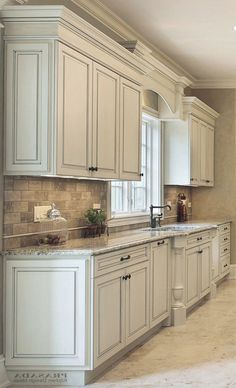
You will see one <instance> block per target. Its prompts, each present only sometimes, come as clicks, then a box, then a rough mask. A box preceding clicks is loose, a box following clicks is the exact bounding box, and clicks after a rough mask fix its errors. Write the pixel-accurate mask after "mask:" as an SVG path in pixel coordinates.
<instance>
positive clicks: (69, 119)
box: [57, 44, 92, 177]
mask: <svg viewBox="0 0 236 388" xmlns="http://www.w3.org/2000/svg"><path fill="white" fill-rule="evenodd" d="M57 111H58V139H57V174H59V175H73V176H85V177H87V176H90V171H89V167H90V166H91V151H92V132H91V131H92V61H91V60H90V59H89V58H87V57H85V56H84V55H82V54H80V53H78V52H77V51H75V50H73V49H70V48H68V47H67V46H65V45H63V44H59V46H58V105H57Z"/></svg>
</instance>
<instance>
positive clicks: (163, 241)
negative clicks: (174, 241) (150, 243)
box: [157, 240, 165, 245]
mask: <svg viewBox="0 0 236 388" xmlns="http://www.w3.org/2000/svg"><path fill="white" fill-rule="evenodd" d="M162 244H165V240H162V241H158V243H157V245H162Z"/></svg>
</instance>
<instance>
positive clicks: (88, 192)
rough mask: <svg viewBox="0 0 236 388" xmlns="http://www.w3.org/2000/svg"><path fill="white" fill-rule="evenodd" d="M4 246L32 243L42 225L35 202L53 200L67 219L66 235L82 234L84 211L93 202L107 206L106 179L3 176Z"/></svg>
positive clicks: (77, 235) (45, 202)
mask: <svg viewBox="0 0 236 388" xmlns="http://www.w3.org/2000/svg"><path fill="white" fill-rule="evenodd" d="M4 190H5V191H4V231H3V234H4V239H3V241H4V249H10V248H18V247H22V246H27V245H34V244H35V243H36V242H37V240H38V234H39V233H40V229H41V225H40V224H39V223H35V222H34V206H36V205H50V204H51V203H52V202H54V203H55V204H56V206H57V208H58V209H60V211H61V214H62V216H63V217H65V218H66V219H67V221H68V228H69V238H78V237H80V236H81V231H82V227H83V226H84V225H85V219H84V212H85V210H86V209H88V208H89V207H92V206H93V204H94V203H101V206H102V208H104V209H106V206H107V182H101V181H86V180H77V179H76V180H75V179H63V178H38V177H37V178H33V177H15V176H14V177H5V182H4Z"/></svg>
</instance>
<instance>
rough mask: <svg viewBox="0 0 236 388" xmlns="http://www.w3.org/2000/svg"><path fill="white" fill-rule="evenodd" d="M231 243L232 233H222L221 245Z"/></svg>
mask: <svg viewBox="0 0 236 388" xmlns="http://www.w3.org/2000/svg"><path fill="white" fill-rule="evenodd" d="M227 243H230V233H229V232H228V233H225V234H222V235H220V245H223V244H227Z"/></svg>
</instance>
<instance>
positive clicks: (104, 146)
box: [92, 63, 120, 178]
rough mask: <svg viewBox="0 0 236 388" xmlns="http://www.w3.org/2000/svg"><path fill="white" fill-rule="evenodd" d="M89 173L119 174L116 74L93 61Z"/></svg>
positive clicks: (116, 176)
mask: <svg viewBox="0 0 236 388" xmlns="http://www.w3.org/2000/svg"><path fill="white" fill-rule="evenodd" d="M93 66H94V70H93V161H92V165H93V167H96V168H97V171H95V172H93V176H95V177H100V178H118V176H119V78H120V77H119V76H118V75H117V74H115V73H114V72H112V71H110V70H108V69H106V68H105V67H103V66H100V65H98V64H96V63H94V65H93Z"/></svg>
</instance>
